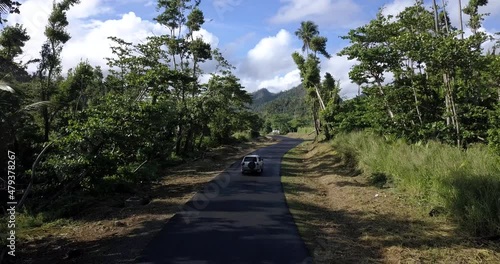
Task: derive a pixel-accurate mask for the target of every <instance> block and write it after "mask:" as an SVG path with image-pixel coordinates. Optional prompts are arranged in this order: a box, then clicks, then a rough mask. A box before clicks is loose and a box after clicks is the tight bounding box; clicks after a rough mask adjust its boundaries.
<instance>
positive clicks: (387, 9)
mask: <svg viewBox="0 0 500 264" xmlns="http://www.w3.org/2000/svg"><path fill="white" fill-rule="evenodd" d="M414 4H415V0H394V1H393V2H391V3H389V4H386V5H384V9H383V11H382V14H383V15H385V16H388V15H392V16H396V15H398V14H399V13H401V12H402V11H403V10H405V8H407V7H409V6H412V5H414Z"/></svg>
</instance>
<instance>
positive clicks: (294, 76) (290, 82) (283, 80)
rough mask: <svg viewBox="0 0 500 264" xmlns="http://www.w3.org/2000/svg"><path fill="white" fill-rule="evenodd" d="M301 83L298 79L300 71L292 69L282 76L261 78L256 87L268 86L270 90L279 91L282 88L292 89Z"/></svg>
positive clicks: (282, 89)
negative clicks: (267, 78)
mask: <svg viewBox="0 0 500 264" xmlns="http://www.w3.org/2000/svg"><path fill="white" fill-rule="evenodd" d="M300 83H301V81H300V71H299V70H298V69H296V70H293V71H291V72H289V73H287V74H285V75H284V76H275V77H274V78H272V79H269V80H263V81H261V82H259V84H258V86H257V88H259V89H260V88H268V89H269V90H270V91H271V92H274V93H276V92H280V91H284V90H289V89H292V88H293V87H296V86H297V85H299V84H300Z"/></svg>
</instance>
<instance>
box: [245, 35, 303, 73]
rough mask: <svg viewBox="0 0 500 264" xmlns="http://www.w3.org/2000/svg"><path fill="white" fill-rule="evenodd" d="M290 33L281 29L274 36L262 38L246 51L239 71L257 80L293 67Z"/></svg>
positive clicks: (287, 70)
mask: <svg viewBox="0 0 500 264" xmlns="http://www.w3.org/2000/svg"><path fill="white" fill-rule="evenodd" d="M294 50H295V49H294V48H293V47H292V35H291V34H290V32H288V31H286V30H284V29H282V30H280V31H279V32H278V33H277V34H276V35H275V36H271V37H266V38H263V39H261V40H260V41H259V43H257V45H256V46H255V47H254V48H253V49H251V50H250V51H248V53H247V57H246V59H245V61H244V62H243V63H242V65H241V67H240V71H241V73H243V74H244V75H248V76H251V77H253V78H256V79H259V80H265V79H271V78H274V77H275V76H277V75H281V74H286V73H288V72H290V71H291V70H292V69H294V68H295V64H294V62H293V60H292V56H291V54H292V52H293V51H294Z"/></svg>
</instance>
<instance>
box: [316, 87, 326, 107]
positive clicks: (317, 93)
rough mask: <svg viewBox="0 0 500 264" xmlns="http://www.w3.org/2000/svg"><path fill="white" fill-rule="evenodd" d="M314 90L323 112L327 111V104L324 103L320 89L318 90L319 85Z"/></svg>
mask: <svg viewBox="0 0 500 264" xmlns="http://www.w3.org/2000/svg"><path fill="white" fill-rule="evenodd" d="M314 90H315V91H316V95H317V96H318V101H319V103H320V106H321V110H325V109H326V107H325V103H324V102H323V98H321V94H320V93H319V89H318V86H317V85H315V86H314Z"/></svg>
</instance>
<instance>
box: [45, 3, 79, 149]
mask: <svg viewBox="0 0 500 264" xmlns="http://www.w3.org/2000/svg"><path fill="white" fill-rule="evenodd" d="M79 2H80V1H79V0H64V1H62V2H58V3H56V2H54V4H53V6H52V13H51V14H50V15H49V19H48V24H47V26H46V27H45V32H44V33H45V36H46V37H47V40H46V41H45V43H44V44H43V45H42V50H41V51H40V56H41V59H40V63H39V65H38V70H37V76H38V79H39V81H40V99H41V100H42V101H50V100H51V98H52V96H53V94H54V93H55V91H56V86H55V81H56V79H57V77H58V76H59V75H60V73H61V58H60V56H61V52H62V49H63V45H64V44H65V43H66V42H67V41H68V40H69V39H70V38H71V36H70V35H69V33H68V32H67V31H66V27H67V26H68V19H67V17H66V12H67V11H68V10H69V9H70V8H71V7H72V6H73V5H75V4H78V3H79ZM41 115H42V119H43V128H44V139H45V141H49V133H50V131H51V122H52V120H53V118H54V115H53V113H51V111H50V109H49V108H48V107H43V108H42V111H41Z"/></svg>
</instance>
